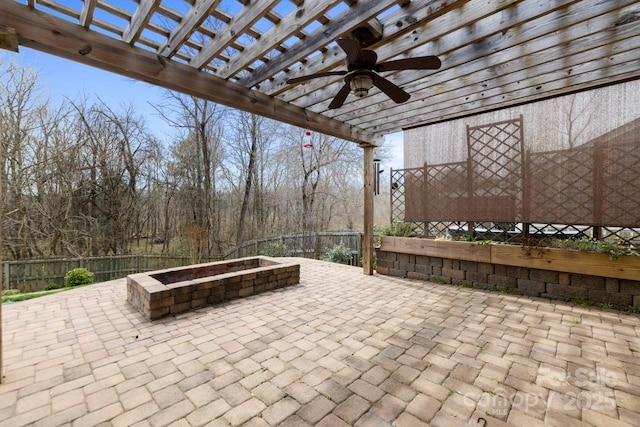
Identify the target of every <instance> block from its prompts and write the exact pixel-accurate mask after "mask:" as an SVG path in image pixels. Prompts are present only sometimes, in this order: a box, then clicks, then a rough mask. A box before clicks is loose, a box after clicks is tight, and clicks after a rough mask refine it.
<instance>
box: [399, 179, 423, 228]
mask: <svg viewBox="0 0 640 427" xmlns="http://www.w3.org/2000/svg"><path fill="white" fill-rule="evenodd" d="M423 189H424V168H416V169H405V173H404V211H405V214H404V220H405V221H409V222H412V221H423V218H425V216H426V209H427V206H426V203H425V202H426V201H425V198H424V196H425V193H424V191H423Z"/></svg>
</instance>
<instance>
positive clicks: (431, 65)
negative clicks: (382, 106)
mask: <svg viewBox="0 0 640 427" xmlns="http://www.w3.org/2000/svg"><path fill="white" fill-rule="evenodd" d="M336 43H338V46H340V48H341V49H342V50H343V51H344V52H345V53H346V54H347V58H346V63H347V69H346V70H341V71H326V72H322V73H315V74H310V75H307V76H301V77H295V78H292V79H288V80H287V83H288V84H296V83H302V82H305V81H307V80H311V79H315V78H318V77H327V76H344V82H345V84H344V86H342V88H341V89H340V90H339V91H338V93H337V94H336V96H335V97H334V98H333V100H332V101H331V103H330V104H329V108H330V109H335V108H340V107H341V106H342V104H344V101H345V100H346V99H347V96H348V95H349V92H351V91H353V94H354V95H355V96H357V97H359V98H362V97H363V96H366V95H367V93H369V89H371V87H373V86H376V87H377V88H378V89H380V90H381V91H382V92H384V93H385V94H386V95H387V96H388V97H389V98H391V99H392V100H393V101H394V102H395V103H397V104H399V103H402V102H405V101H407V100H408V99H409V98H410V97H411V95H409V94H408V93H407V92H405V91H404V90H403V89H402V88H400V87H399V86H397V85H396V84H394V83H392V82H390V81H389V80H387V79H385V78H384V77H382V76H381V75H379V74H378V73H380V72H385V71H403V70H437V69H438V68H440V66H441V65H442V63H441V62H440V59H438V57H437V56H418V57H415V58H406V59H397V60H395V61H387V62H380V63H377V61H378V55H376V53H375V52H374V51H373V50H370V49H364V48H363V47H362V41H359V40H355V39H352V38H339V39H337V40H336Z"/></svg>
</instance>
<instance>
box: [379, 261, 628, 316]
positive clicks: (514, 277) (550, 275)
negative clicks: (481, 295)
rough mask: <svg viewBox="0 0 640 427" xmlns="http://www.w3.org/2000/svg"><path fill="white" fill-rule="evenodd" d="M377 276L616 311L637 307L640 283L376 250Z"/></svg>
mask: <svg viewBox="0 0 640 427" xmlns="http://www.w3.org/2000/svg"><path fill="white" fill-rule="evenodd" d="M376 255H377V267H376V270H377V272H378V273H379V274H384V275H390V276H397V277H406V278H409V279H417V280H425V281H429V282H434V283H441V284H445V283H446V284H453V285H460V286H469V287H476V288H484V289H494V290H502V291H506V292H513V293H520V294H524V295H530V296H536V297H543V298H550V299H558V300H564V301H569V300H575V299H580V300H588V301H591V302H593V303H596V304H613V305H614V306H615V307H617V308H622V309H626V308H627V307H628V306H635V307H640V281H637V280H626V279H616V278H610V277H600V276H589V275H583V274H574V273H565V272H557V271H550V270H538V269H534V268H527V267H513V266H506V265H499V264H490V263H483V262H475V261H463V260H456V259H448V258H439V257H430V256H422V255H411V254H402V253H395V252H388V251H381V250H379V249H378V250H376Z"/></svg>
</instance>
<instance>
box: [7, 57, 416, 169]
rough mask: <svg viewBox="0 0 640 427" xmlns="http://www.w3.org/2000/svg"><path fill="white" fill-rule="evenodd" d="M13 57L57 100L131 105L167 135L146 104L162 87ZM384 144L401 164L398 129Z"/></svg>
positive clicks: (393, 163) (392, 164)
mask: <svg viewBox="0 0 640 427" xmlns="http://www.w3.org/2000/svg"><path fill="white" fill-rule="evenodd" d="M3 60H4V61H8V60H14V61H16V62H17V63H18V64H20V65H23V66H31V67H34V68H35V69H36V70H38V75H39V77H40V78H41V79H42V80H43V81H42V87H43V88H45V90H48V91H49V94H50V96H51V98H52V99H53V100H54V102H55V101H58V102H59V101H60V100H62V99H64V97H67V98H69V99H72V100H80V99H82V98H83V97H85V96H86V97H87V98H88V99H89V101H98V100H99V99H101V100H102V101H104V102H105V103H106V104H107V105H109V106H111V107H112V108H115V109H118V107H125V106H129V105H132V106H133V107H134V108H135V109H136V111H138V112H139V113H140V114H141V115H142V116H144V118H145V121H146V122H147V124H148V125H149V129H152V132H153V133H154V134H155V135H156V136H157V137H158V138H160V139H161V140H163V139H167V136H170V135H171V133H172V131H171V128H170V127H169V126H167V125H166V124H165V122H164V121H163V120H162V119H161V118H160V117H158V115H157V112H156V111H155V110H154V109H153V108H152V107H151V106H150V105H149V104H150V103H154V104H158V103H161V102H162V100H163V91H164V89H162V88H160V87H157V86H153V85H150V84H148V83H145V82H141V81H137V80H132V79H128V78H125V77H122V76H120V75H118V74H114V73H109V72H107V71H103V70H100V69H98V68H93V67H90V66H87V65H84V64H79V63H76V62H74V61H70V60H67V59H63V58H58V57H56V56H53V55H49V54H45V53H42V52H39V51H37V50H33V49H29V48H26V47H23V46H21V47H20V53H18V54H15V53H12V52H2V53H0V61H3ZM385 146H386V147H388V149H387V150H386V151H387V152H388V154H389V155H390V157H389V158H388V160H384V161H383V164H382V166H383V169H385V170H388V169H389V168H393V169H400V168H402V167H403V163H404V159H403V136H402V133H401V132H398V133H395V134H390V135H387V136H385Z"/></svg>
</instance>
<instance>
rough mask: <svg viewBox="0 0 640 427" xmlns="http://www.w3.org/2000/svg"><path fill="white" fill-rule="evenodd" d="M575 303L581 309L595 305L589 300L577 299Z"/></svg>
mask: <svg viewBox="0 0 640 427" xmlns="http://www.w3.org/2000/svg"><path fill="white" fill-rule="evenodd" d="M573 302H575V303H576V304H578V305H579V306H581V307H589V306H592V305H593V301H591V300H590V299H587V298H575V299H574V300H573Z"/></svg>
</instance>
